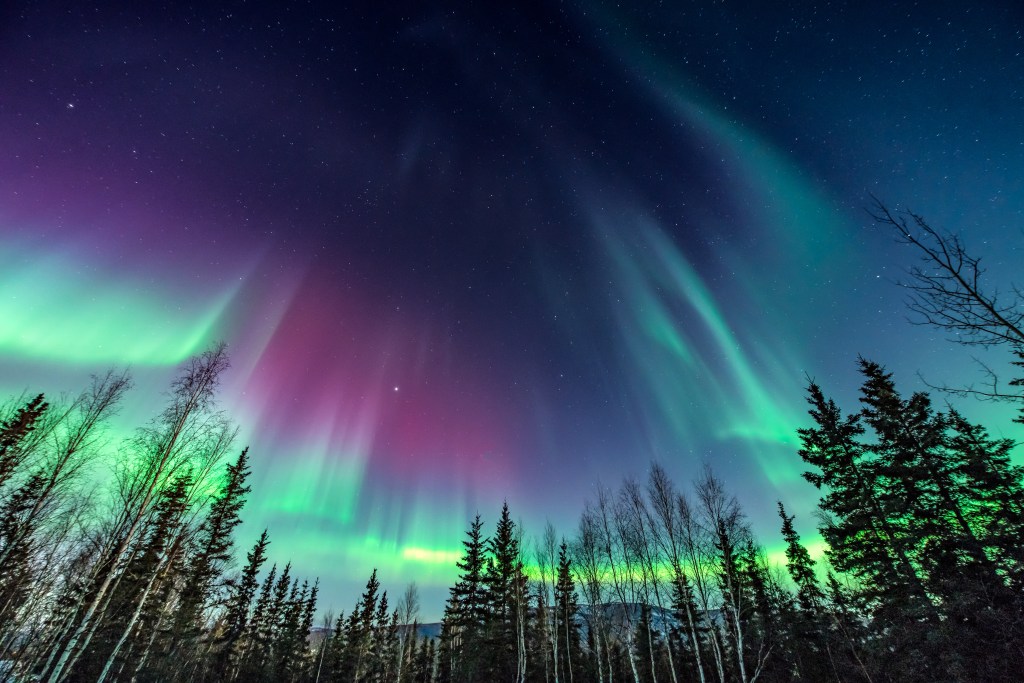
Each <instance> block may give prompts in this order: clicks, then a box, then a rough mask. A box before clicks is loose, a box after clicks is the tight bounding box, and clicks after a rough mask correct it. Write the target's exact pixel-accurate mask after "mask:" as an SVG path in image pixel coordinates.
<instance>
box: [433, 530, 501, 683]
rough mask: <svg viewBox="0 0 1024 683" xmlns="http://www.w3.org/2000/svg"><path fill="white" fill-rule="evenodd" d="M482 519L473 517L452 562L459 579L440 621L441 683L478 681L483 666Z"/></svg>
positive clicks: (485, 597) (485, 603)
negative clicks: (462, 550)
mask: <svg viewBox="0 0 1024 683" xmlns="http://www.w3.org/2000/svg"><path fill="white" fill-rule="evenodd" d="M482 528H483V520H481V519H480V515H477V516H476V517H475V518H474V519H473V522H472V523H471V524H470V527H469V530H468V531H467V532H466V538H465V540H463V542H462V545H463V548H464V554H463V556H462V558H461V559H460V560H459V561H458V562H457V563H456V565H455V566H456V567H457V568H458V569H459V571H460V574H459V579H458V580H457V581H456V583H455V585H454V586H452V589H451V592H450V596H449V598H448V602H447V604H446V605H445V614H444V619H443V621H442V629H441V642H440V644H439V650H440V652H439V657H438V659H439V663H438V667H439V669H438V672H439V676H440V679H441V681H442V683H448V682H449V681H450V682H451V683H463V682H464V681H466V682H473V681H480V680H482V679H481V678H480V675H481V668H482V666H483V664H484V659H483V658H484V654H485V640H484V635H485V634H484V629H485V626H486V621H487V618H488V614H489V612H488V609H489V605H488V593H487V590H486V586H485V583H484V580H485V579H484V572H485V569H486V561H487V558H486V555H485V544H487V543H488V541H487V540H486V539H485V538H484V537H483V535H482V534H481V530H482Z"/></svg>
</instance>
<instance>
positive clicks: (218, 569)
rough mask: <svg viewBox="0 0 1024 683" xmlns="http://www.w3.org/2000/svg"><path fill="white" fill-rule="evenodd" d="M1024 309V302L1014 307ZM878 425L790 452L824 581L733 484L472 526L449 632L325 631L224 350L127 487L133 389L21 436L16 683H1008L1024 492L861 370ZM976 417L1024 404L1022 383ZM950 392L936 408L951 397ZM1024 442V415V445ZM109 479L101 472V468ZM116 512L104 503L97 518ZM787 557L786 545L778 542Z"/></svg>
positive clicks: (53, 412)
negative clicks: (263, 528)
mask: <svg viewBox="0 0 1024 683" xmlns="http://www.w3.org/2000/svg"><path fill="white" fill-rule="evenodd" d="M876 217H877V218H878V220H879V221H880V222H881V223H882V224H883V225H884V226H887V227H888V228H891V229H893V230H894V234H895V235H896V236H897V239H899V240H900V241H902V242H904V243H905V244H906V245H907V246H908V247H909V248H910V249H911V250H913V252H914V253H915V254H916V255H917V256H918V257H920V259H921V261H920V265H918V266H915V267H913V268H911V269H910V270H909V271H908V278H907V280H906V282H905V283H904V286H905V287H906V288H907V291H908V292H909V294H910V296H911V300H910V306H911V310H912V312H913V313H914V314H915V315H916V316H917V319H918V322H921V323H923V324H927V325H933V326H936V327H938V328H940V329H943V330H946V331H949V332H953V333H955V334H956V335H957V336H958V339H959V340H960V341H961V342H963V343H968V344H982V345H988V346H996V347H999V348H1000V349H1001V350H1002V351H1003V352H1005V353H1006V355H1007V357H1008V359H1009V360H1010V362H1011V363H1013V366H1014V367H1020V366H1021V365H1022V364H1024V333H1022V329H1021V321H1022V319H1024V306H1021V302H1020V300H1019V297H1017V298H1013V299H1012V300H1010V301H1004V300H1000V299H997V297H996V295H995V294H994V293H989V292H987V291H986V290H985V289H984V288H983V286H982V284H983V278H982V274H983V272H984V271H983V270H982V269H981V267H980V265H979V261H978V259H977V258H974V257H972V256H971V255H969V254H968V253H967V251H966V250H965V248H964V247H963V245H962V243H961V242H960V240H959V239H958V238H956V237H955V236H952V235H949V234H946V233H942V232H939V231H937V230H934V229H932V228H931V227H930V226H929V225H928V224H927V223H926V222H925V221H924V220H923V219H922V218H920V217H919V216H917V215H915V214H892V213H890V212H889V211H888V210H886V209H884V207H879V211H878V215H877V216H876ZM1013 292H1014V294H1016V290H1013ZM858 363H859V369H860V373H861V376H862V385H861V387H860V398H859V405H858V406H855V407H853V408H851V407H850V406H839V405H837V403H836V402H835V401H833V400H832V399H831V398H829V395H828V393H827V391H828V389H829V388H828V387H822V386H819V384H818V383H817V382H815V381H813V380H808V383H807V389H806V400H807V404H808V414H809V419H808V422H807V426H804V427H800V426H799V425H794V431H796V432H797V433H798V434H799V439H800V444H801V447H800V449H799V452H798V453H794V454H793V457H794V458H800V459H802V461H803V463H804V465H805V467H806V471H805V473H804V478H805V479H806V480H807V482H808V484H809V485H810V486H813V487H814V488H815V489H817V490H818V492H819V494H820V504H819V514H818V517H817V526H818V530H819V532H820V534H821V536H822V539H823V540H824V542H825V544H826V547H827V549H826V551H825V555H824V557H822V558H819V559H812V555H811V553H810V552H809V551H808V549H807V547H806V546H805V544H804V543H803V542H802V540H801V538H800V537H799V535H798V534H797V532H796V531H795V528H794V517H793V516H792V515H790V514H789V513H788V512H787V511H786V507H785V504H784V501H780V502H779V503H778V528H779V535H780V537H781V539H782V540H783V541H784V543H785V555H786V562H785V564H784V565H781V566H778V565H775V564H772V563H771V562H769V560H768V557H767V555H766V553H765V550H764V546H763V545H762V542H761V540H759V539H758V538H755V537H754V534H753V533H752V531H751V527H750V524H749V521H748V519H747V518H746V516H745V515H744V512H743V507H742V504H741V501H739V500H737V498H736V497H735V496H733V495H732V494H731V493H730V492H729V491H728V490H727V488H726V486H725V484H724V483H723V481H722V480H721V479H720V478H719V477H718V476H717V475H716V473H715V472H714V471H713V469H711V468H706V469H705V470H704V471H703V473H702V474H701V476H700V477H698V478H697V480H696V481H694V482H692V483H687V484H685V485H680V484H678V483H676V482H674V481H673V480H672V479H671V477H670V476H669V474H668V472H667V470H666V469H665V467H664V466H662V465H660V464H657V463H653V464H651V465H650V466H649V468H648V470H647V472H646V473H645V475H644V476H643V477H641V478H637V479H626V480H625V481H623V482H621V484H620V485H618V486H617V487H611V488H607V487H599V488H598V489H597V490H596V494H595V496H594V498H593V499H592V500H590V501H588V502H587V504H586V505H585V507H584V509H583V510H582V511H581V513H580V516H579V521H578V525H577V527H576V528H575V529H574V530H573V531H572V532H571V533H568V534H566V535H564V536H559V535H558V533H557V532H556V530H555V529H554V528H552V527H551V526H550V525H549V526H548V527H547V528H545V529H544V530H543V531H542V532H541V533H540V534H537V535H535V536H528V535H527V530H525V529H523V528H522V526H521V525H520V524H519V523H517V522H516V521H514V516H513V511H512V510H510V509H509V506H508V505H507V504H506V505H504V506H500V507H499V505H498V504H496V505H495V509H494V510H493V513H494V514H495V516H496V522H494V523H493V524H491V525H488V524H486V523H485V520H484V519H483V518H482V517H481V516H479V515H478V516H477V517H476V518H474V519H472V520H467V530H466V534H465V537H464V538H463V539H462V546H463V552H462V554H461V559H460V560H459V561H458V563H457V566H456V569H457V574H458V579H457V580H456V582H455V583H454V585H452V586H451V588H450V594H449V599H448V601H447V603H446V605H445V609H444V617H443V619H442V622H441V624H440V626H439V629H430V628H425V627H422V626H421V625H419V624H418V623H417V616H418V596H417V591H416V588H415V585H414V584H411V585H410V586H409V587H408V588H406V589H405V591H404V593H391V594H390V595H389V593H388V592H387V591H386V590H385V589H384V587H382V586H381V585H380V583H379V582H378V580H377V576H376V570H374V569H373V568H372V567H367V568H366V571H367V574H368V580H367V583H366V589H365V592H364V593H363V594H362V595H361V596H360V597H359V599H358V601H356V602H355V604H353V605H352V606H351V608H350V610H349V611H348V612H347V613H343V614H340V615H338V616H337V617H336V618H333V619H331V620H330V622H329V623H327V624H324V625H323V626H321V625H320V624H319V623H318V619H319V617H318V615H319V611H318V602H317V597H318V586H317V582H316V580H315V579H314V578H312V577H310V578H304V577H303V576H301V568H298V567H292V566H291V564H290V563H288V562H287V558H272V557H271V540H272V539H270V538H269V536H268V534H267V533H266V532H264V533H263V534H262V535H261V536H260V537H259V538H258V539H239V538H236V535H237V534H236V529H237V527H238V525H239V524H240V522H241V520H242V515H243V512H244V507H245V503H246V500H247V498H248V497H249V496H250V495H259V492H258V491H257V492H253V491H251V487H250V486H249V484H248V477H249V474H250V465H249V456H248V451H247V450H245V449H241V450H240V449H238V448H237V447H236V446H235V444H234V441H235V437H236V428H235V427H234V425H233V423H232V422H231V421H230V419H228V417H227V416H225V415H224V414H223V413H222V412H221V411H220V410H219V409H218V404H217V391H218V385H219V381H220V378H221V376H222V374H223V373H224V371H225V370H226V369H227V367H228V365H229V359H228V351H227V347H226V346H225V345H224V344H218V345H215V346H213V347H211V348H210V349H209V350H207V351H206V352H204V353H202V354H200V355H198V356H196V357H194V358H192V359H191V360H190V361H188V362H187V363H186V364H185V365H184V366H183V367H181V368H180V370H179V372H178V374H177V377H176V379H175V380H174V382H173V383H172V385H171V386H170V388H169V391H168V392H167V400H166V405H165V407H164V409H163V411H162V412H161V413H160V414H159V415H158V416H157V417H156V418H155V419H154V420H153V421H152V422H150V423H149V424H147V425H145V426H143V427H140V428H138V429H137V430H136V431H135V432H134V433H133V435H132V436H131V437H130V438H129V439H127V440H126V441H125V442H124V443H122V444H119V446H118V447H117V449H116V453H115V454H113V455H111V456H109V457H111V458H112V459H113V467H112V468H111V480H110V481H109V482H108V484H109V485H108V486H106V487H102V488H100V489H95V488H93V487H90V486H86V485H85V484H86V483H87V482H86V478H87V477H89V476H92V475H91V474H90V472H91V471H92V470H91V468H90V463H91V461H92V460H93V459H94V458H97V457H98V454H99V453H100V451H101V450H103V449H105V448H106V446H105V442H104V439H103V434H104V432H105V428H106V426H107V425H108V424H109V423H110V420H111V419H112V417H113V416H114V415H115V414H116V413H117V410H118V407H119V405H121V404H122V403H123V402H124V401H125V400H126V395H127V394H128V392H129V390H130V388H131V386H132V381H131V377H130V375H129V373H128V372H127V371H122V370H111V371H109V372H107V373H105V374H102V375H98V376H96V377H94V378H93V381H92V383H91V385H90V386H88V387H87V388H85V389H84V390H83V391H82V392H81V393H80V394H79V395H77V396H73V397H69V398H58V399H51V398H49V397H46V396H42V395H38V396H33V395H31V394H27V395H24V396H21V397H15V398H13V399H11V400H10V401H8V402H7V403H6V404H5V405H4V407H3V408H2V409H0V411H2V412H0V677H2V680H9V681H29V680H37V681H46V682H48V683H58V682H61V681H97V682H100V683H102V682H103V681H293V682H306V681H360V682H363V681H366V682H374V683H391V682H394V683H406V682H409V683H412V682H416V683H470V682H490V681H509V682H513V681H515V682H522V683H525V682H527V681H531V682H541V681H543V682H544V683H559V682H569V683H572V682H574V681H575V682H580V681H598V682H600V683H614V682H615V681H633V682H634V683H641V682H651V683H656V682H661V683H679V682H681V681H687V682H690V681H699V682H700V683H711V682H715V683H726V682H727V681H739V682H741V683H754V682H755V681H763V682H775V681H796V680H800V681H851V682H852V681H874V682H881V681H1004V680H1005V681H1009V680H1019V678H1020V672H1019V662H1021V661H1024V543H1022V538H1024V486H1022V482H1024V468H1022V467H1021V466H1019V465H1017V464H1015V462H1014V448H1015V446H1016V444H1015V443H1014V442H1013V441H1011V440H1008V439H1004V438H996V437H994V436H992V434H991V433H990V432H989V429H990V428H992V427H993V426H992V425H989V426H988V427H986V426H983V425H981V424H977V423H975V422H972V421H970V420H968V419H967V418H966V417H965V416H964V415H963V414H961V412H959V411H958V410H957V409H956V408H954V407H952V406H950V405H949V404H948V403H947V402H946V401H944V400H939V399H938V398H937V397H935V396H932V394H933V393H934V392H924V391H917V392H912V393H910V394H904V393H901V391H900V388H899V387H898V386H897V384H896V382H895V381H894V379H893V375H892V373H891V372H890V371H888V370H887V369H886V368H885V367H884V366H883V365H881V364H879V363H878V362H876V361H874V360H869V359H867V358H861V359H859V360H858ZM997 379H998V378H997V377H995V376H994V375H988V376H986V380H991V384H990V385H984V386H982V388H976V387H965V388H953V389H951V390H949V389H947V390H946V391H951V392H952V393H953V394H959V395H961V396H964V395H971V394H974V395H977V396H979V397H980V398H983V399H987V400H996V401H1009V402H1020V401H1021V396H1020V395H1019V394H1017V393H1014V392H1015V391H1018V390H1019V387H1021V385H1022V382H1021V380H1019V379H1016V380H1011V381H1010V382H1009V383H1008V386H1009V388H1010V390H1009V391H1008V392H1005V391H1001V390H998V389H999V386H1000V385H999V384H998V383H997ZM936 391H938V390H936ZM1022 420H1024V413H1022V414H1021V416H1020V417H1018V418H1017V421H1018V422H1019V421H1022ZM104 452H105V451H104ZM97 491H105V492H107V493H106V494H104V495H99V494H98V493H96V492H97ZM773 540H774V539H773Z"/></svg>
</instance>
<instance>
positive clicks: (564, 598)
mask: <svg viewBox="0 0 1024 683" xmlns="http://www.w3.org/2000/svg"><path fill="white" fill-rule="evenodd" d="M554 611H555V614H554V620H553V621H554V630H555V637H556V638H557V639H558V643H559V648H558V663H557V668H556V670H557V671H560V672H562V680H563V681H568V683H573V681H576V680H582V677H581V676H579V674H580V662H581V660H582V653H581V646H580V627H579V622H578V621H577V619H576V616H577V613H578V611H579V596H578V595H577V593H576V585H575V583H574V582H573V578H572V560H571V559H570V557H569V548H568V546H567V545H566V543H565V541H564V540H563V541H562V544H561V545H560V546H559V549H558V570H557V574H556V579H555V604H554ZM578 677H579V678H578Z"/></svg>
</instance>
